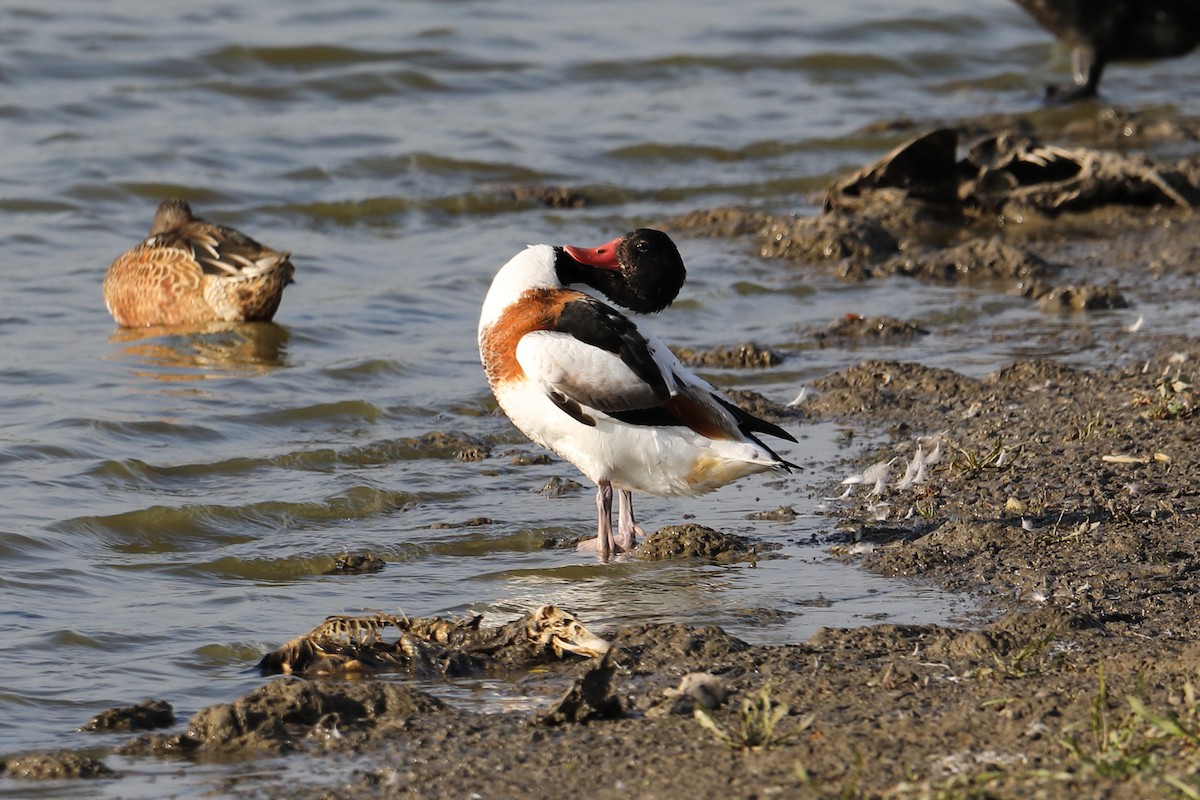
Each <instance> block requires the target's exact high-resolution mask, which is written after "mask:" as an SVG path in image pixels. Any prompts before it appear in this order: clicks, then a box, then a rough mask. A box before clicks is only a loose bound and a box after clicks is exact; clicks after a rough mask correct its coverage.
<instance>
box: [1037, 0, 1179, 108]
mask: <svg viewBox="0 0 1200 800" xmlns="http://www.w3.org/2000/svg"><path fill="white" fill-rule="evenodd" d="M1016 2H1017V3H1018V4H1020V5H1021V7H1022V8H1024V9H1025V10H1026V11H1028V12H1029V13H1030V14H1031V15H1032V16H1033V18H1034V19H1036V20H1037V21H1038V23H1039V24H1040V25H1041V26H1042V27H1043V28H1045V29H1046V30H1048V31H1050V32H1051V33H1053V34H1054V35H1055V36H1057V37H1058V38H1059V39H1062V40H1063V42H1065V43H1066V44H1068V45H1070V46H1071V48H1072V49H1073V52H1072V61H1073V65H1074V70H1075V85H1074V86H1067V87H1056V86H1051V87H1048V88H1047V90H1046V96H1047V99H1048V100H1050V101H1052V102H1056V103H1070V102H1074V101H1076V100H1084V99H1088V98H1092V97H1095V96H1096V89H1097V88H1098V87H1099V85H1100V76H1101V75H1102V74H1103V73H1104V68H1105V67H1106V66H1107V65H1108V63H1109V62H1110V61H1140V60H1153V59H1159V58H1175V57H1177V56H1182V55H1186V54H1187V53H1189V52H1191V50H1192V48H1194V47H1195V46H1196V44H1197V43H1198V42H1200V0H1016Z"/></svg>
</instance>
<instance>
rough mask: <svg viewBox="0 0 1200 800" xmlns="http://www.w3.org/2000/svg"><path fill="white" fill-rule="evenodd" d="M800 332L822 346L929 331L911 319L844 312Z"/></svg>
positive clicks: (907, 335) (911, 335) (907, 336)
mask: <svg viewBox="0 0 1200 800" xmlns="http://www.w3.org/2000/svg"><path fill="white" fill-rule="evenodd" d="M800 332H801V333H805V334H807V335H808V336H810V337H811V338H812V339H813V340H814V341H816V342H817V343H819V344H820V345H822V346H844V345H845V344H846V342H847V340H851V342H853V340H859V339H871V340H893V339H912V338H914V337H916V336H925V335H927V334H928V333H929V331H927V330H925V329H924V328H922V327H921V326H920V325H918V324H917V323H916V322H913V321H912V320H909V321H907V322H905V321H902V320H898V319H894V318H892V317H863V316H860V315H858V314H846V315H844V316H843V317H841V318H840V319H836V320H834V321H833V322H831V323H829V325H827V326H825V327H823V328H816V329H802V330H801V331H800Z"/></svg>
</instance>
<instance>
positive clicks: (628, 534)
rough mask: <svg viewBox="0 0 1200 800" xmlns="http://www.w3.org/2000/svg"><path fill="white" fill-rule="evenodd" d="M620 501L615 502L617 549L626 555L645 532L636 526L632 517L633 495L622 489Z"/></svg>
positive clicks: (635, 521)
mask: <svg viewBox="0 0 1200 800" xmlns="http://www.w3.org/2000/svg"><path fill="white" fill-rule="evenodd" d="M619 497H620V499H619V500H618V502H617V513H618V515H619V522H618V523H617V540H616V544H617V547H619V548H620V549H621V551H622V552H626V553H628V552H629V551H630V550H632V549H633V546H634V545H636V544H637V541H638V537H639V536H640V537H645V535H646V532H645V531H644V530H642V528H641V526H640V525H638V524H637V520H636V519H634V517H633V494H632V493H631V492H630V491H629V490H627V489H622V490H621V493H620V496H619Z"/></svg>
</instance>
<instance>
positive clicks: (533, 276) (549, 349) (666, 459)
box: [479, 228, 796, 558]
mask: <svg viewBox="0 0 1200 800" xmlns="http://www.w3.org/2000/svg"><path fill="white" fill-rule="evenodd" d="M686 274H687V273H686V270H685V268H684V265H683V259H682V258H681V257H680V255H679V251H678V250H677V249H676V248H675V244H674V242H672V241H671V239H670V238H669V237H668V236H667V235H666V234H665V233H662V232H661V231H656V230H650V229H645V228H644V229H641V230H636V231H633V232H632V233H627V234H625V235H624V236H621V237H618V238H616V239H614V240H612V241H611V242H608V243H606V244H603V245H601V246H600V247H594V248H581V247H572V246H562V247H555V246H552V245H548V244H539V245H532V246H530V247H528V248H527V249H525V250H523V251H522V252H520V253H518V254H517V255H515V256H513V258H512V259H511V260H510V261H509V262H508V263H507V264H505V265H504V266H503V267H502V268H501V269H500V271H499V272H498V273H497V274H496V277H495V278H494V279H493V281H492V286H491V289H490V290H489V291H488V294H487V299H486V300H485V301H484V304H483V311H482V314H481V315H480V319H479V352H480V357H481V359H482V361H483V367H484V371H485V373H486V374H487V379H488V384H489V385H490V386H491V389H492V392H493V393H494V394H495V396H496V400H497V401H498V402H499V404H500V408H501V409H503V410H504V413H506V414H507V415H508V417H509V419H511V420H512V422H513V424H515V425H516V426H517V427H518V428H520V429H521V431H522V432H524V433H525V435H526V436H528V437H529V438H530V439H532V440H533V441H535V442H537V443H538V444H540V445H542V446H544V447H546V448H549V449H550V450H553V451H554V452H555V453H557V454H558V455H560V456H562V457H563V458H565V459H566V460H567V461H570V462H571V463H573V464H574V465H575V466H576V467H578V468H579V469H580V470H581V471H582V472H583V473H584V474H585V475H587V476H588V477H589V478H590V479H591V480H593V481H594V482H595V483H596V486H597V491H596V505H597V510H598V521H597V536H596V538H595V539H590V540H588V541H586V542H584V543H583V544H581V545H580V549H591V548H593V547H594V548H595V549H596V551H597V553H598V554H599V555H600V557H601V558H607V557H608V556H609V555H611V554H612V553H615V552H621V551H627V550H629V549H631V548H632V547H633V545H634V543H635V542H636V539H637V537H638V536H641V535H644V534H643V531H642V529H641V528H640V527H639V526H638V525H637V522H636V521H635V519H634V516H633V503H632V498H631V492H633V491H640V492H648V493H650V494H657V495H698V494H702V493H704V492H709V491H712V490H713V489H716V488H717V487H719V486H723V485H724V484H726V483H729V482H731V481H734V480H737V479H738V478H741V477H744V476H746V475H750V474H752V473H755V472H763V471H765V470H780V471H788V470H790V469H791V468H793V467H794V466H795V465H794V464H791V463H789V462H787V461H784V460H783V459H782V458H780V457H779V456H778V455H776V454H775V453H774V452H773V451H772V450H771V449H770V448H769V447H767V446H766V445H765V444H763V443H762V441H760V440H759V438H758V436H757V434H760V433H761V434H769V435H771V436H777V437H780V438H783V439H787V440H789V441H793V442H794V441H796V439H795V438H794V437H793V436H792V435H791V434H789V433H788V432H787V431H785V430H783V429H782V428H780V427H779V426H777V425H774V424H772V423H770V422H767V421H765V420H762V419H759V418H758V417H755V416H753V415H751V414H749V413H747V412H745V411H743V410H742V409H740V408H738V407H737V406H736V405H734V404H733V403H731V402H730V401H729V400H727V399H726V398H724V397H722V396H721V395H720V394H719V393H718V392H717V391H716V390H715V389H714V388H713V387H712V386H710V385H709V384H708V383H706V382H705V381H703V380H701V379H700V378H699V377H697V376H696V375H693V374H692V373H691V372H689V371H688V370H687V369H686V368H685V367H684V366H683V365H682V364H681V363H680V362H679V360H678V359H677V358H676V357H675V356H674V355H673V354H672V353H671V351H670V350H668V349H667V346H666V345H665V344H663V343H662V342H661V341H660V340H659V339H658V338H656V337H655V336H653V335H651V334H648V333H644V332H643V331H641V330H640V329H639V328H638V326H637V325H636V324H635V323H634V322H633V321H632V320H630V319H629V318H627V317H626V316H624V315H623V314H621V313H620V312H619V311H617V310H616V309H614V308H613V307H611V306H609V305H607V304H606V303H603V302H601V301H600V300H598V299H597V298H595V297H593V296H591V295H589V294H585V293H584V292H581V291H576V290H574V289H569V288H567V287H568V286H570V285H572V284H584V285H587V286H590V287H592V288H594V289H596V290H598V291H600V292H601V293H603V294H604V295H605V296H606V297H607V298H608V299H609V300H611V301H613V302H614V303H615V304H617V305H620V306H622V307H624V308H627V309H629V310H631V311H634V312H638V313H653V312H658V311H661V310H662V309H664V308H666V307H667V306H668V305H670V304H671V302H672V301H673V300H674V299H675V297H676V295H677V294H678V293H679V289H680V288H681V287H682V286H683V281H684V279H685V277H686ZM614 489H616V490H617V492H618V496H619V528H618V531H617V533H616V534H615V535H614V533H613V529H612V497H613V490H614Z"/></svg>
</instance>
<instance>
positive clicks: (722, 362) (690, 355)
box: [671, 342, 783, 369]
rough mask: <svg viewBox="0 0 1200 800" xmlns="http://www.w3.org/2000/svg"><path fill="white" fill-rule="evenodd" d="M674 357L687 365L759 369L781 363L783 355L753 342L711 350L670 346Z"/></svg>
mask: <svg viewBox="0 0 1200 800" xmlns="http://www.w3.org/2000/svg"><path fill="white" fill-rule="evenodd" d="M671 351H672V352H673V353H674V354H675V357H676V358H678V359H679V360H680V361H682V362H683V363H684V364H686V365H687V366H689V367H717V368H721V369H761V368H764V367H774V366H776V365H778V364H782V363H783V356H781V355H779V354H778V353H776V352H775V351H774V350H769V349H767V348H765V347H759V346H758V345H757V344H755V343H754V342H748V343H746V344H735V345H724V346H721V347H715V348H713V349H711V350H695V349H692V348H690V347H678V348H676V347H672V348H671Z"/></svg>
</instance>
